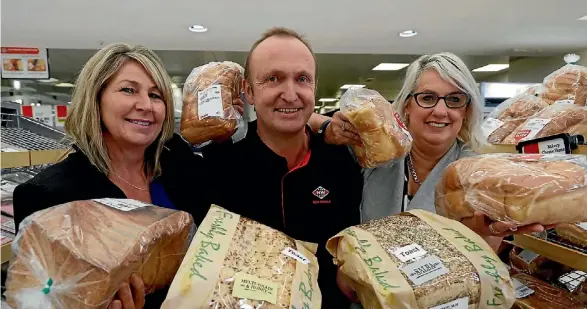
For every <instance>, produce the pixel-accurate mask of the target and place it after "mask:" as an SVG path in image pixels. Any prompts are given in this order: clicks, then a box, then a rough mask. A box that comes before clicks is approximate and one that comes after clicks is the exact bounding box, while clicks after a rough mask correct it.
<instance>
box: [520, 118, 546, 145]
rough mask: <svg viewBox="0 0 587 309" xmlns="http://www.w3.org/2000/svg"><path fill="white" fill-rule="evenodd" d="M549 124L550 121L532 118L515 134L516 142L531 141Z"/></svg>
mask: <svg viewBox="0 0 587 309" xmlns="http://www.w3.org/2000/svg"><path fill="white" fill-rule="evenodd" d="M549 122H550V119H542V118H534V119H530V120H529V121H528V122H527V123H526V125H524V127H523V128H522V129H521V130H520V131H518V133H516V135H515V136H514V139H515V140H516V141H525V140H529V139H533V138H534V137H535V136H536V135H537V134H538V133H540V131H542V129H543V128H544V127H545V126H546V125H547V124H548V123H549Z"/></svg>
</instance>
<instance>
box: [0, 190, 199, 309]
mask: <svg viewBox="0 0 587 309" xmlns="http://www.w3.org/2000/svg"><path fill="white" fill-rule="evenodd" d="M105 205H115V207H116V208H113V207H109V206H105ZM119 209H126V210H127V211H122V210H119ZM192 229H193V220H192V217H191V216H190V215H189V214H188V213H185V212H181V211H175V210H170V209H165V208H160V207H156V206H152V205H147V204H143V203H140V202H136V201H130V200H113V199H104V200H100V202H96V201H78V202H71V203H67V204H63V205H59V206H55V207H52V208H48V209H45V210H42V211H39V212H37V213H35V214H33V215H31V216H29V217H28V218H26V219H25V220H24V221H23V223H22V224H21V229H20V231H19V234H18V236H17V238H16V239H15V244H14V247H13V248H14V249H15V250H14V254H15V258H14V259H13V260H12V261H11V263H10V267H9V270H8V277H7V283H6V286H7V292H6V298H7V301H8V304H10V305H11V306H12V307H14V308H29V309H35V308H38V309H41V308H58V309H68V308H76V309H98V308H107V307H108V305H109V303H110V301H111V300H112V298H113V297H114V295H115V293H116V291H117V290H118V287H119V286H120V284H121V283H123V282H125V281H126V280H128V278H129V277H130V275H131V274H132V273H134V272H137V273H138V274H139V275H140V276H141V277H142V279H143V281H144V283H145V289H146V292H147V293H151V292H153V291H155V290H157V289H161V288H163V287H165V286H167V285H169V284H170V283H171V281H172V279H173V276H174V275H175V272H176V271H177V269H178V267H179V265H180V263H181V261H182V259H183V256H184V254H185V250H186V249H187V244H188V241H189V239H188V236H189V235H190V232H191V231H192Z"/></svg>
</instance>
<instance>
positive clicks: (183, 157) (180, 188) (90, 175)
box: [13, 135, 210, 308]
mask: <svg viewBox="0 0 587 309" xmlns="http://www.w3.org/2000/svg"><path fill="white" fill-rule="evenodd" d="M160 162H161V169H162V175H161V176H160V178H159V181H160V182H161V185H162V186H163V188H164V190H165V193H166V194H167V196H168V198H169V200H170V201H171V202H172V203H173V204H174V206H175V207H176V208H177V209H178V210H183V211H186V212H188V213H190V214H192V216H193V218H194V222H195V223H196V224H199V223H200V222H201V221H202V219H203V218H204V216H205V215H206V213H207V211H208V209H209V208H210V202H209V201H208V195H207V194H206V192H207V189H205V187H204V186H205V185H206V182H205V180H206V179H205V177H203V176H202V175H201V173H203V172H202V171H203V164H202V158H201V157H200V156H197V155H194V153H193V152H192V151H191V148H190V146H189V145H188V144H187V143H186V142H185V141H184V140H183V139H182V138H181V137H180V136H178V135H174V136H173V138H172V139H171V140H170V141H169V142H167V143H166V145H165V148H164V150H163V153H162V155H161V160H160ZM13 196H14V220H15V223H16V225H17V227H18V225H19V224H20V222H22V220H23V219H24V218H26V217H27V216H29V215H30V214H32V213H33V212H36V211H39V210H42V209H45V208H48V207H51V206H55V205H59V204H63V203H67V202H70V201H75V200H87V199H95V198H105V197H110V198H126V196H125V194H124V193H123V192H122V190H120V189H119V188H118V187H117V186H116V185H115V184H114V183H112V182H111V181H110V180H109V179H108V177H107V176H106V175H104V174H103V173H101V172H100V171H99V170H98V169H97V168H96V167H94V166H93V165H92V164H91V163H90V161H89V160H88V158H87V157H86V156H85V155H84V154H83V153H82V152H81V151H77V152H74V153H72V154H70V155H69V156H68V157H67V158H65V159H64V160H63V161H61V162H59V163H57V164H54V165H52V166H50V167H48V168H46V169H45V170H43V171H42V172H41V173H39V174H38V175H37V176H35V177H34V178H33V179H31V180H29V181H28V182H26V183H24V184H22V185H19V186H18V187H16V189H15V190H14V195H13ZM166 295H167V291H166V290H161V291H160V292H156V293H154V294H152V295H149V296H147V304H146V305H145V308H159V307H160V306H161V304H162V302H163V300H164V299H165V296H166Z"/></svg>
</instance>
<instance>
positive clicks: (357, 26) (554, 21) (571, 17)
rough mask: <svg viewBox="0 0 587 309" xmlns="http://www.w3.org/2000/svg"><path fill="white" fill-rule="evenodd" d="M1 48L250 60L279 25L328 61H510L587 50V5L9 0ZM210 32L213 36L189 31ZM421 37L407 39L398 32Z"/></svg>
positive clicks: (583, 0) (573, 0) (543, 1)
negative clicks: (412, 57)
mask: <svg viewBox="0 0 587 309" xmlns="http://www.w3.org/2000/svg"><path fill="white" fill-rule="evenodd" d="M1 14H2V33H1V34H2V45H4V46H39V47H48V48H73V49H78V48H80V49H96V48H100V46H101V42H103V43H106V44H107V43H112V42H119V41H125V42H129V43H139V44H144V45H146V46H148V47H150V48H152V49H157V50H202V51H208V50H210V51H218V50H222V51H246V50H248V49H249V48H250V46H251V44H252V42H253V41H255V39H257V38H258V36H259V34H260V33H261V32H263V31H264V30H266V29H267V28H269V27H271V26H286V27H291V28H294V29H296V30H298V31H300V32H302V33H305V34H306V35H307V37H308V39H309V40H310V42H311V43H312V45H313V46H314V48H315V50H316V52H319V53H376V54H422V53H429V52H438V51H453V52H457V53H460V54H474V55H486V54H494V55H495V54H499V55H504V54H507V55H511V54H512V53H513V50H514V49H524V50H530V52H533V51H537V50H539V51H542V52H543V53H560V52H568V51H576V50H581V49H585V48H586V47H587V21H578V20H577V18H579V17H581V16H584V15H587V0H560V1H547V0H540V1H537V0H491V1H489V0H485V1H481V0H442V1H431V0H402V1H399V0H362V1H357V0H298V1H283V0H282V1H275V0H245V1H243V0H215V1H201V0H200V1H196V0H124V1H120V0H102V1H95V0H94V1H89V0H51V1H47V0H2V10H1ZM192 24H203V25H204V26H206V27H208V28H209V31H208V32H207V33H204V34H194V33H191V32H189V31H188V30H187V27H188V26H190V25H192ZM406 29H415V30H417V31H418V32H419V33H420V34H419V35H418V36H416V37H414V38H410V39H402V38H400V37H398V35H397V34H398V32H400V31H403V30H406Z"/></svg>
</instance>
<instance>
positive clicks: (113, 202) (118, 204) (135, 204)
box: [94, 198, 152, 211]
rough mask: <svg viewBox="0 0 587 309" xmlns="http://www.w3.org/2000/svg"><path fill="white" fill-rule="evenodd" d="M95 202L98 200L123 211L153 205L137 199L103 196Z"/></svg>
mask: <svg viewBox="0 0 587 309" xmlns="http://www.w3.org/2000/svg"><path fill="white" fill-rule="evenodd" d="M94 202H98V203H100V204H102V205H104V206H108V207H112V208H115V209H118V210H122V211H131V210H135V209H139V208H143V207H147V206H152V205H149V204H147V203H143V202H139V201H136V200H129V199H115V198H101V199H95V200H94Z"/></svg>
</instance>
